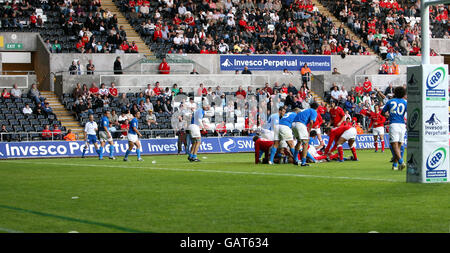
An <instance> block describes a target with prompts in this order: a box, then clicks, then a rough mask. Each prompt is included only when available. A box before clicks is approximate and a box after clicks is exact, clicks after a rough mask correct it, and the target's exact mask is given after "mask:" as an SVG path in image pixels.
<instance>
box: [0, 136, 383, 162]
mask: <svg viewBox="0 0 450 253" xmlns="http://www.w3.org/2000/svg"><path fill="white" fill-rule="evenodd" d="M323 139H324V142H325V144H328V136H324V138H323ZM385 143H386V145H387V144H388V143H389V142H388V136H387V135H385ZM141 144H142V148H141V152H142V153H141V154H143V155H169V154H177V151H178V149H177V139H175V138H164V139H144V140H141ZM314 145H319V142H318V141H317V140H316V142H315V143H314ZM114 147H115V149H114V150H115V151H114V152H115V153H114V154H115V155H116V156H123V155H124V154H125V152H126V150H127V149H128V141H126V140H118V141H115V142H114ZM343 148H344V149H348V145H347V143H345V144H344V145H343ZM356 148H357V149H367V148H370V149H373V148H374V143H373V135H369V134H364V135H358V136H357V137H356ZM83 149H84V142H83V141H33V142H0V159H17V158H50V157H80V156H81V154H82V152H83ZM133 151H134V150H133ZM254 151H255V144H254V143H253V140H252V137H251V136H248V137H222V138H218V137H210V138H202V144H201V145H200V148H199V153H200V154H202V153H239V152H254ZM104 152H105V154H108V152H109V144H107V145H106V147H105V149H104ZM183 153H184V148H183ZM133 154H134V153H132V154H131V155H133ZM86 155H87V156H96V155H97V154H96V152H95V150H94V145H91V146H90V148H89V149H88V152H87V153H86ZM249 161H252V159H249Z"/></svg>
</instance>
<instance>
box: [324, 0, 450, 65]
mask: <svg viewBox="0 0 450 253" xmlns="http://www.w3.org/2000/svg"><path fill="white" fill-rule="evenodd" d="M320 2H321V3H322V4H323V5H324V6H326V7H327V8H328V9H329V10H330V12H331V13H333V15H334V16H335V17H337V18H338V19H339V20H340V21H341V22H344V23H345V24H347V26H349V27H351V29H352V30H353V32H355V33H356V34H358V35H359V36H360V37H361V38H362V39H363V40H364V42H366V43H367V44H368V45H369V46H370V47H371V48H372V49H373V50H375V52H376V53H377V54H380V56H381V57H382V59H383V60H384V59H386V57H387V55H388V53H390V54H392V56H394V57H395V56H396V55H420V54H421V52H420V48H421V44H420V43H421V42H420V4H419V1H360V2H359V1H347V0H344V1H330V0H320ZM448 29H449V26H448V5H439V6H432V7H430V31H431V35H432V37H433V38H449V35H448ZM344 43H346V42H344ZM432 55H435V53H433V52H432Z"/></svg>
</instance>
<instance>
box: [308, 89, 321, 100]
mask: <svg viewBox="0 0 450 253" xmlns="http://www.w3.org/2000/svg"><path fill="white" fill-rule="evenodd" d="M310 93H311V94H312V96H313V98H314V101H316V102H317V103H322V102H323V98H322V97H321V96H319V95H317V94H316V93H315V92H314V91H312V90H310Z"/></svg>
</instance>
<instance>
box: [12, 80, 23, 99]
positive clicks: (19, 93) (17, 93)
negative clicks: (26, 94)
mask: <svg viewBox="0 0 450 253" xmlns="http://www.w3.org/2000/svg"><path fill="white" fill-rule="evenodd" d="M11 96H13V97H15V98H20V97H21V96H22V91H21V90H20V89H18V88H17V83H15V84H14V85H13V88H12V89H11Z"/></svg>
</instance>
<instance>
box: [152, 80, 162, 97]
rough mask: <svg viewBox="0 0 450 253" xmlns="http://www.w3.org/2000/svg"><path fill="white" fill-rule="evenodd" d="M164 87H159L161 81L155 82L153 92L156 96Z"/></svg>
mask: <svg viewBox="0 0 450 253" xmlns="http://www.w3.org/2000/svg"><path fill="white" fill-rule="evenodd" d="M161 92H162V89H161V88H160V87H159V82H156V83H155V88H153V94H154V95H155V96H159V95H161Z"/></svg>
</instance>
